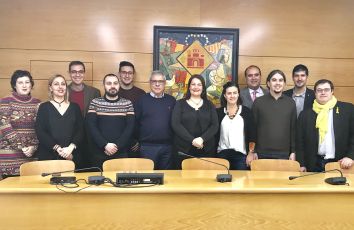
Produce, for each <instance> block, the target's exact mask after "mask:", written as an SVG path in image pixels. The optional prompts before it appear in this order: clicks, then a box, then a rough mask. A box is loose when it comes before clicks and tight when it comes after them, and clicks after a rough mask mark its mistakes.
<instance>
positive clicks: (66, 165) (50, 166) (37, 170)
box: [20, 160, 75, 176]
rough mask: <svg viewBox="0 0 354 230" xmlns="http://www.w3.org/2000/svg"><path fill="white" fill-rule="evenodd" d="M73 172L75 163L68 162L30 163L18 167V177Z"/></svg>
mask: <svg viewBox="0 0 354 230" xmlns="http://www.w3.org/2000/svg"><path fill="white" fill-rule="evenodd" d="M69 170H75V163H74V162H73V161H70V160H46V161H31V162H26V163H23V164H22V165H21V166H20V176H32V175H41V174H42V173H53V172H60V171H69Z"/></svg>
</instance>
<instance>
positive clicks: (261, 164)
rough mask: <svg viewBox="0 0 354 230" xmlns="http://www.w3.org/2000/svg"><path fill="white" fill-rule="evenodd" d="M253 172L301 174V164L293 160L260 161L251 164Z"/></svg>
mask: <svg viewBox="0 0 354 230" xmlns="http://www.w3.org/2000/svg"><path fill="white" fill-rule="evenodd" d="M251 170H252V171H290V172H299V171H300V164H299V162H297V161H292V160H278V159H259V160H253V161H252V162H251Z"/></svg>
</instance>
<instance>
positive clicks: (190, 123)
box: [172, 99, 219, 153]
mask: <svg viewBox="0 0 354 230" xmlns="http://www.w3.org/2000/svg"><path fill="white" fill-rule="evenodd" d="M172 128H173V131H174V132H175V137H174V144H175V147H176V150H177V151H183V152H186V153H188V152H189V150H190V148H191V147H192V141H193V139H194V138H197V137H201V138H203V140H204V148H203V150H204V152H205V153H215V134H216V132H217V131H218V128H219V124H218V117H217V114H216V110H215V107H214V105H213V104H212V103H211V102H210V101H208V100H204V102H203V105H202V106H201V107H200V108H199V110H195V109H194V108H192V107H191V106H190V105H189V104H188V103H187V101H186V99H181V100H179V101H177V102H176V105H175V107H174V109H173V112H172Z"/></svg>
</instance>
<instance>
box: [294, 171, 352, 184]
mask: <svg viewBox="0 0 354 230" xmlns="http://www.w3.org/2000/svg"><path fill="white" fill-rule="evenodd" d="M333 171H337V172H339V173H340V177H329V178H326V179H325V182H326V183H327V184H331V185H345V184H346V183H347V178H345V177H344V176H343V173H342V171H340V170H339V169H331V170H327V171H322V172H315V173H310V174H306V175H301V176H289V180H294V179H297V178H300V177H306V176H313V175H317V174H322V173H327V172H333Z"/></svg>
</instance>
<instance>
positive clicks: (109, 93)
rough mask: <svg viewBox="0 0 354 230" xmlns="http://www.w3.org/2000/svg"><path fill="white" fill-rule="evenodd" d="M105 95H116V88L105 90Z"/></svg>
mask: <svg viewBox="0 0 354 230" xmlns="http://www.w3.org/2000/svg"><path fill="white" fill-rule="evenodd" d="M106 95H107V96H109V97H116V96H118V90H108V91H107V90H106Z"/></svg>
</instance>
